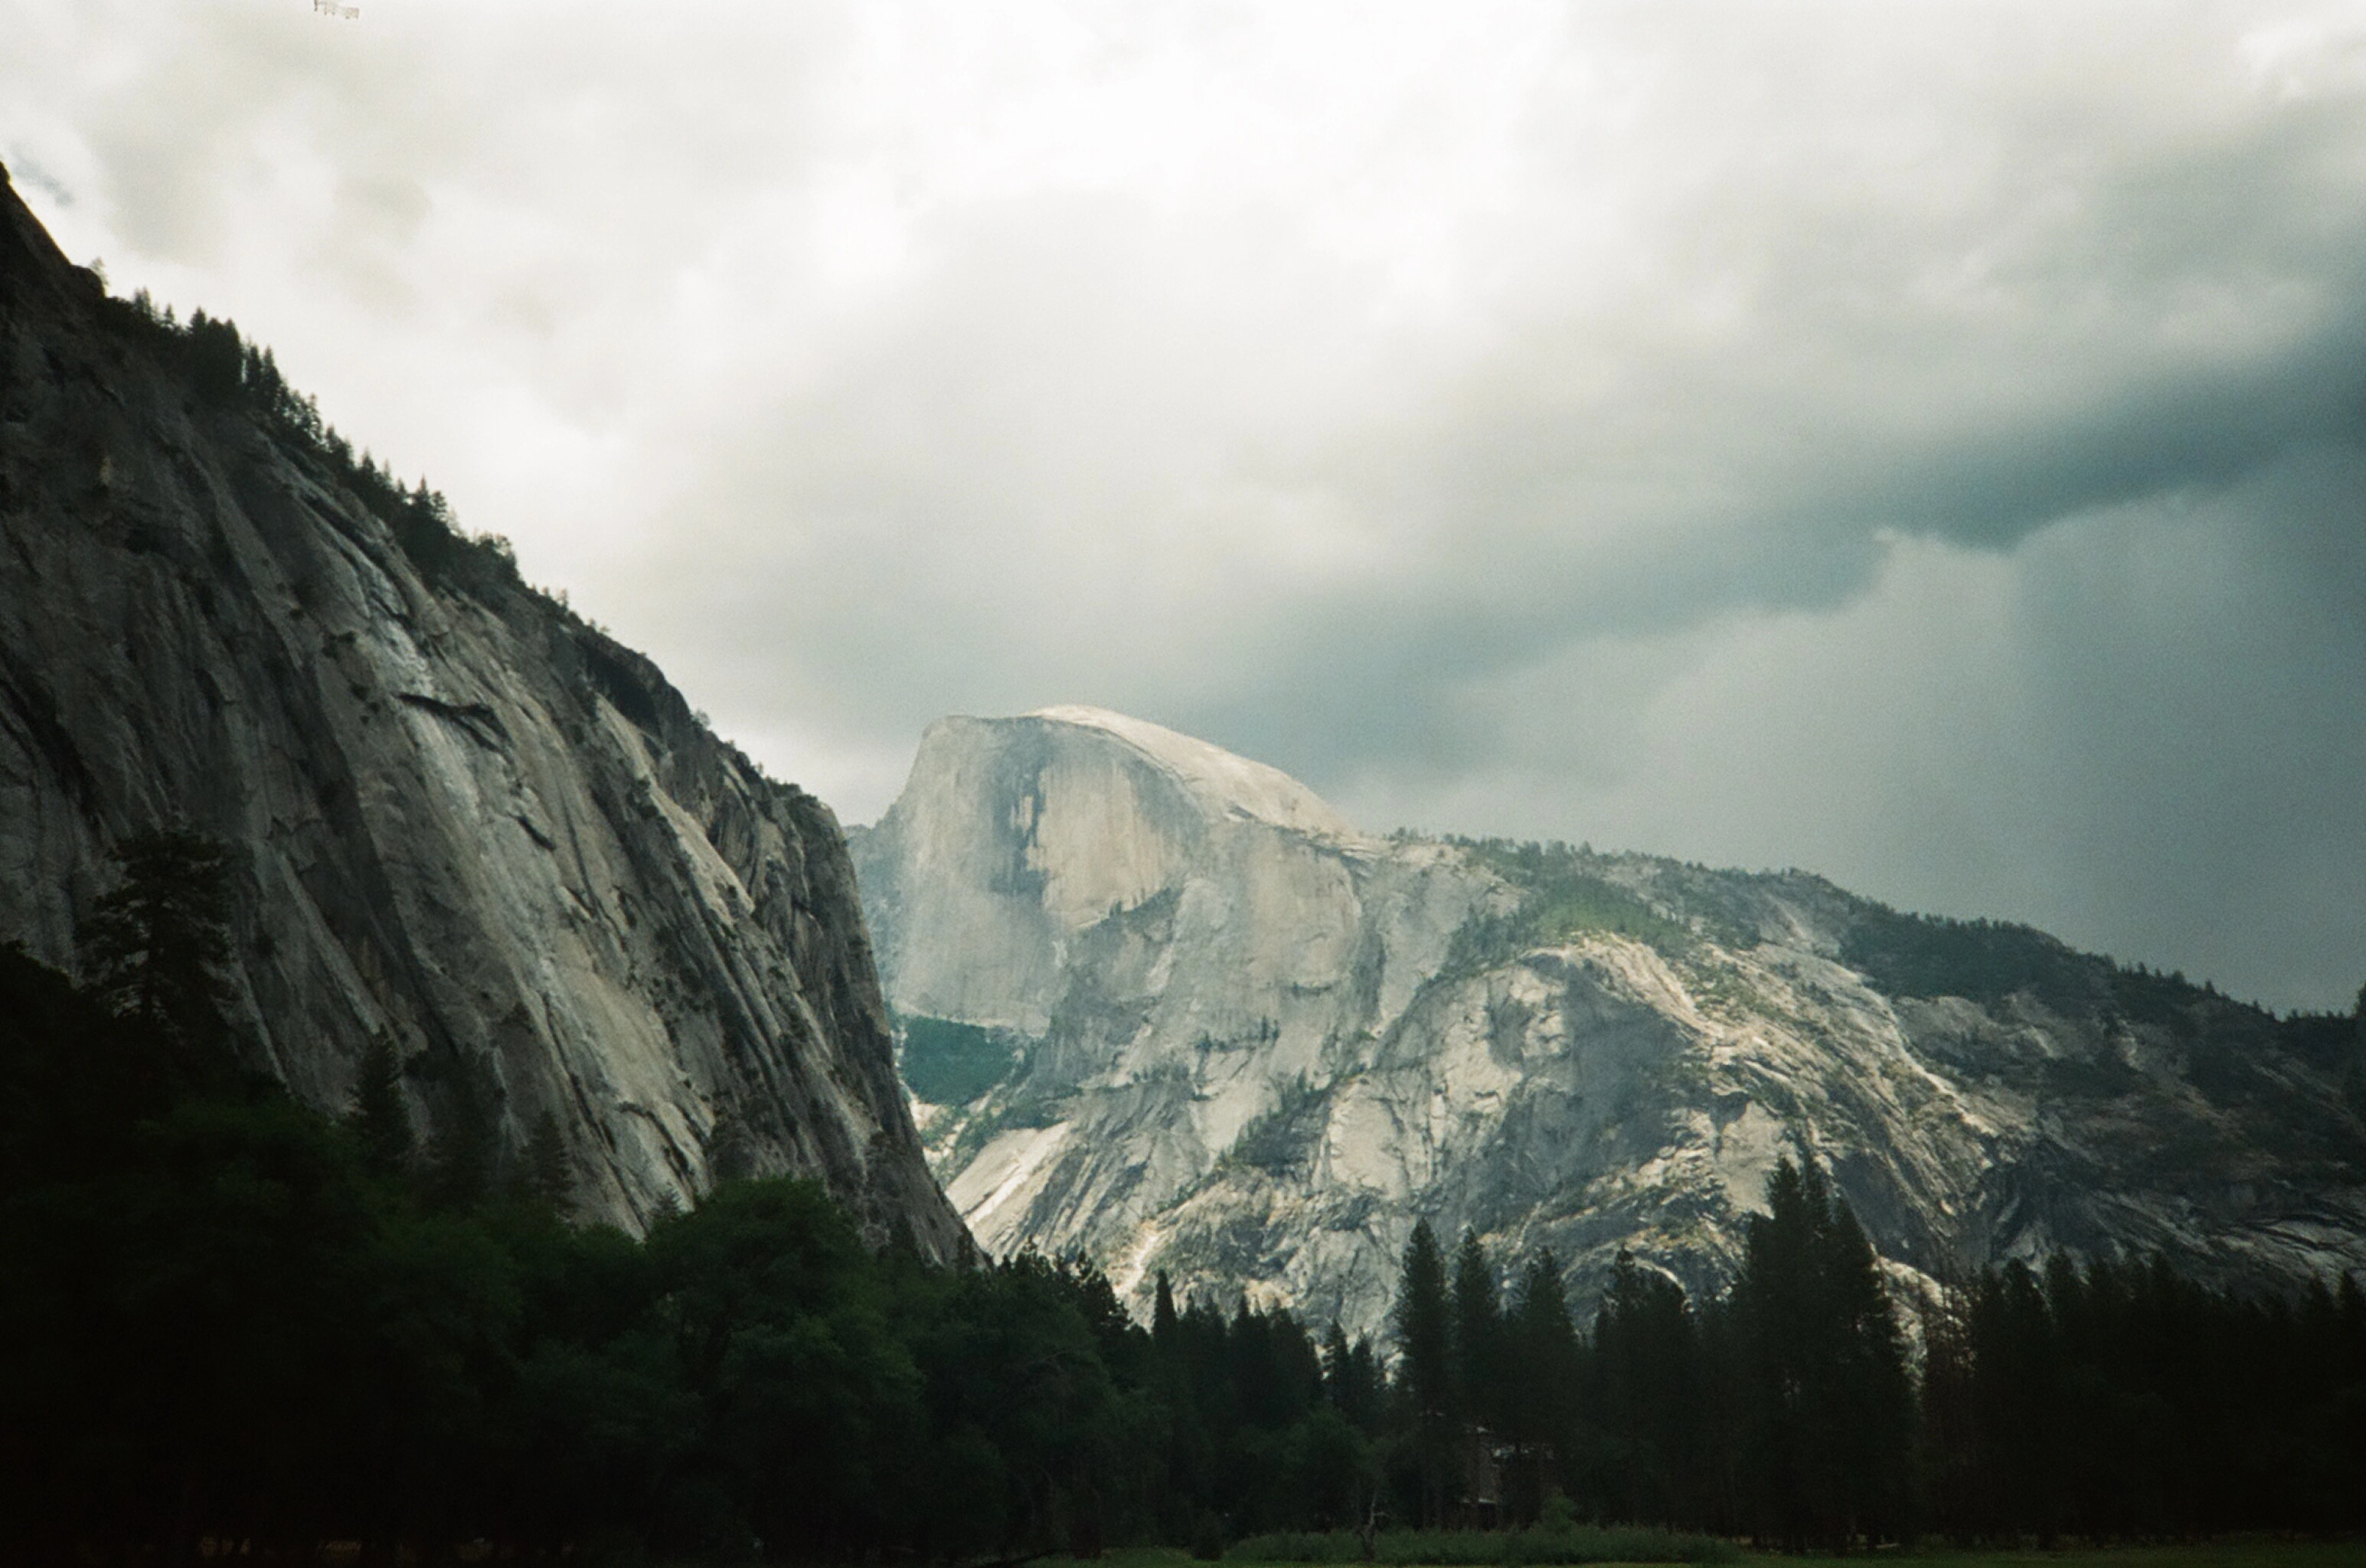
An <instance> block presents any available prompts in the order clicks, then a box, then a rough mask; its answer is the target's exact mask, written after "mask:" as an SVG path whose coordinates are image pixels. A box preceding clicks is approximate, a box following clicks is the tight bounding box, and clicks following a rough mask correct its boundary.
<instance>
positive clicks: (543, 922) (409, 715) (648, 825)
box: [0, 186, 966, 1256]
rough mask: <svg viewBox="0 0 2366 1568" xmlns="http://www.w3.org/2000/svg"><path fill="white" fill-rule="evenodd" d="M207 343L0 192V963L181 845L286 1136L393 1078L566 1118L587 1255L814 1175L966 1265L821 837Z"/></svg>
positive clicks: (710, 740)
mask: <svg viewBox="0 0 2366 1568" xmlns="http://www.w3.org/2000/svg"><path fill="white" fill-rule="evenodd" d="M221 336H222V334H220V333H217V334H216V335H215V338H214V339H212V340H208V341H200V340H199V339H198V338H197V337H193V336H190V335H188V334H186V333H178V332H176V331H173V330H166V329H163V328H161V327H159V326H158V324H157V323H156V322H154V321H152V319H150V318H147V317H145V316H143V315H142V314H141V313H140V312H137V311H135V310H132V309H131V308H130V307H129V306H127V305H125V304H124V303H123V302H121V301H118V300H110V299H107V298H106V296H105V293H104V290H103V289H102V288H101V287H100V286H99V283H98V281H97V279H96V278H95V277H93V276H91V275H89V274H88V273H85V272H84V271H82V270H81V269H78V268H74V267H72V266H70V265H67V264H66V263H65V262H64V261H63V259H62V257H60V256H59V255H58V254H57V253H56V251H55V249H54V247H53V246H52V245H51V243H50V241H49V239H48V237H47V236H46V235H45V234H44V233H43V232H42V231H40V229H39V226H38V224H37V223H36V222H35V221H34V220H32V218H31V217H30V215H29V214H28V213H27V211H26V210H25V209H24V208H23V206H22V205H21V203H20V202H18V201H17V198H16V197H15V194H14V193H13V192H12V191H8V190H6V187H5V186H0V939H6V940H16V941H20V942H24V943H25V944H26V945H27V946H28V948H29V949H30V950H31V952H32V953H34V954H35V955H36V956H38V957H40V958H42V959H44V960H46V961H48V962H51V963H52V964H60V965H62V966H68V967H71V966H72V964H73V961H74V956H75V954H74V933H75V930H76V927H77V925H78V924H79V923H80V922H81V921H82V920H83V919H84V917H85V916H86V915H87V913H88V912H89V910H90V908H91V907H92V905H93V902H94V901H95V899H96V897H98V896H99V895H101V894H102V893H104V892H105V891H106V890H107V886H108V884H109V879H110V870H109V863H108V859H107V852H108V849H109V846H110V845H111V844H113V843H115V842H117V841H118V840H121V839H122V838H123V837H125V836H127V835H130V834H133V833H137V832H140V831H142V830H146V829H153V828H156V827H159V826H163V825H166V824H171V823H185V824H186V825H188V826H190V827H193V828H195V829H198V830H201V831H203V832H206V833H208V834H210V835H213V836H215V837H217V838H220V839H221V840H225V841H226V842H228V843H229V844H230V845H231V848H232V850H233V852H234V860H235V864H236V868H237V870H236V896H237V897H236V916H235V940H236V949H237V963H236V974H235V976H234V985H235V990H236V998H237V999H236V1011H237V1014H238V1020H237V1021H238V1024H239V1032H240V1034H241V1035H242V1040H243V1042H244V1044H243V1049H244V1050H245V1051H246V1052H247V1053H248V1054H249V1055H250V1058H251V1064H252V1065H253V1066H257V1067H261V1068H265V1069H267V1070H268V1071H270V1072H273V1073H275V1074H276V1075H277V1076H278V1077H281V1078H283V1079H284V1080H285V1081H286V1082H287V1085H288V1086H289V1088H290V1089H293V1090H294V1091H295V1092H296V1093H297V1094H298V1095H299V1096H300V1097H301V1098H302V1099H304V1100H307V1101H309V1102H310V1103H312V1104H314V1105H317V1106H321V1107H324V1108H334V1107H337V1106H340V1105H341V1104H343V1103H344V1101H345V1100H347V1098H348V1096H349V1095H350V1092H351V1089H352V1085H353V1082H354V1078H355V1070H356V1067H357V1065H358V1062H359V1060H360V1058H361V1057H362V1055H364V1053H365V1052H366V1050H367V1049H368V1048H369V1046H370V1044H371V1043H372V1042H373V1041H375V1040H378V1039H380V1038H386V1039H390V1040H392V1041H393V1042H394V1043H396V1044H397V1046H398V1047H399V1048H400V1052H401V1054H402V1055H403V1057H404V1058H405V1060H406V1061H407V1062H408V1063H409V1065H410V1068H411V1070H410V1072H409V1074H408V1076H407V1082H408V1084H409V1086H410V1091H411V1096H412V1099H413V1109H414V1112H415V1114H416V1116H417V1117H418V1119H419V1120H420V1121H421V1122H422V1124H423V1127H424V1126H426V1125H430V1124H433V1123H434V1122H437V1121H438V1120H439V1119H442V1118H444V1117H445V1116H446V1115H447V1114H448V1113H449V1111H450V1109H451V1107H452V1106H453V1105H454V1104H455V1103H456V1097H457V1096H459V1095H460V1094H462V1093H481V1094H484V1095H488V1096H490V1102H491V1103H493V1104H494V1105H496V1106H497V1107H498V1114H499V1117H500V1121H501V1125H502V1128H503V1131H504V1134H505V1137H506V1140H507V1142H508V1143H509V1145H511V1146H512V1147H513V1148H514V1147H515V1146H516V1145H519V1144H520V1143H521V1142H523V1140H524V1137H525V1136H526V1134H527V1133H528V1132H529V1130H531V1129H532V1128H533V1127H535V1125H536V1124H537V1123H538V1122H540V1121H541V1120H542V1118H544V1117H545V1116H549V1117H551V1118H553V1119H554V1120H555V1121H556V1122H557V1124H558V1128H559V1130H560V1132H561V1134H562V1136H563V1138H564V1140H565V1142H566V1144H567V1145H568V1148H569V1154H570V1159H571V1164H572V1168H573V1171H574V1174H575V1178H576V1181H577V1186H578V1199H579V1204H578V1206H579V1208H580V1210H581V1211H582V1212H583V1213H587V1214H590V1215H595V1216H603V1217H606V1218H610V1219H614V1220H616V1221H619V1222H623V1223H625V1224H637V1223H639V1222H641V1221H643V1220H646V1219H647V1218H648V1216H650V1215H651V1214H653V1213H655V1212H657V1211H658V1210H659V1209H660V1208H662V1207H664V1206H666V1205H668V1204H672V1203H678V1202H681V1201H684V1200H686V1199H687V1198H689V1197H690V1196H692V1195H693V1194H695V1193H696V1192H698V1191H700V1190H703V1189H704V1187H706V1186H707V1185H708V1184H709V1183H710V1182H711V1181H712V1180H713V1179H715V1177H716V1176H717V1175H718V1174H719V1173H735V1172H746V1173H750V1174H753V1173H762V1172H776V1171H786V1172H799V1173H807V1174H812V1175H816V1176H819V1177H821V1178H822V1179H825V1180H826V1181H827V1182H828V1185H829V1187H830V1189H831V1190H833V1191H834V1192H835V1193H837V1194H838V1195H839V1197H840V1198H841V1199H842V1200H843V1201H846V1202H847V1203H848V1204H849V1205H850V1206H851V1208H852V1209H853V1210H854V1211H855V1212H856V1213H857V1214H858V1216H859V1217H860V1218H861V1219H862V1223H863V1224H865V1225H866V1227H867V1228H868V1229H869V1230H870V1231H871V1232H872V1233H873V1235H886V1234H887V1233H889V1232H890V1231H893V1230H896V1229H897V1228H899V1227H900V1228H902V1229H904V1230H907V1231H909V1232H910V1233H911V1234H912V1235H913V1236H914V1238H915V1240H916V1241H917V1242H918V1245H919V1246H920V1247H922V1248H923V1249H924V1250H926V1251H928V1252H930V1253H932V1254H935V1255H938V1256H950V1255H951V1254H952V1253H953V1252H955V1251H956V1250H958V1249H959V1248H961V1247H963V1246H965V1245H966V1242H965V1238H964V1236H963V1231H962V1228H961V1225H960V1224H959V1222H958V1221H957V1220H956V1219H955V1218H954V1216H953V1214H952V1211H951V1210H950V1209H949V1208H948V1207H947V1205H946V1203H945V1201H944V1200H943V1197H942V1195H941V1192H940V1191H939V1190H938V1188H937V1187H936V1185H935V1183H934V1182H933V1180H932V1179H931V1178H930V1176H929V1171H928V1170H927V1168H926V1167H925V1165H924V1163H923V1160H922V1157H921V1153H920V1149H919V1146H918V1141H917V1137H916V1134H915V1133H914V1131H913V1128H912V1124H911V1121H910V1118H909V1114H908V1112H907V1108H906V1105H905V1101H904V1098H903V1094H902V1092H901V1089H900V1088H899V1086H898V1085H897V1083H896V1077H895V1069H894V1066H893V1061H892V1056H891V1048H890V1043H889V1037H888V1032H887V1020H886V1014H885V1011H884V1006H883V1003H882V1000H881V997H880V993H879V988H878V985H877V981H876V978H875V975H874V971H873V964H872V958H871V951H870V947H869V943H868V942H867V940H866V938H865V935H864V931H863V927H862V919H861V914H860V909H859V905H858V900H857V897H856V893H855V887H854V880H853V875H852V871H851V863H850V862H849V861H848V859H847V855H846V852H845V848H844V842H843V840H842V838H841V836H840V834H839V828H838V824H837V822H836V821H835V819H834V818H832V816H831V814H830V812H829V810H828V807H825V806H823V805H822V804H821V803H820V802H819V801H817V800H816V799H814V798H813V797H812V796H810V795H806V794H805V793H804V792H802V791H800V790H798V789H796V788H795V787H794V786H792V785H788V784H778V783H775V782H773V781H772V780H770V779H768V778H766V777H764V776H763V775H762V773H760V771H759V770H758V769H756V768H755V767H754V766H753V765H752V764H751V763H749V761H748V760H747V759H746V758H745V757H743V756H741V755H740V754H739V753H738V752H737V751H736V750H733V749H732V748H730V747H729V746H727V745H726V744H724V743H723V742H721V741H719V740H717V739H715V737H714V736H713V735H712V734H710V733H709V732H708V731H707V729H706V728H704V724H703V723H702V722H701V721H700V720H699V719H698V718H697V717H696V716H693V714H692V712H691V710H690V709H689V707H688V706H687V705H685V704H684V702H683V701H682V697H681V695H680V694H677V693H676V692H675V691H674V689H673V688H672V687H671V686H670V685H669V684H667V682H665V680H664V678H663V677H662V676H661V675H660V674H659V672H658V671H657V670H656V668H655V667H654V666H652V665H651V664H650V663H649V662H648V660H645V659H642V658H641V657H639V656H638V655H637V654H635V653H633V652H631V651H630V650H629V649H625V648H623V647H621V646H619V645H618V644H617V643H615V642H614V640H613V639H611V638H609V637H606V636H604V635H603V634H602V633H601V632H600V631H599V630H597V629H596V628H595V627H593V626H591V625H589V624H587V623H586V622H584V621H582V620H581V619H580V618H578V617H577V616H575V615H572V614H570V613H569V612H568V611H567V610H566V609H564V608H562V607H561V606H560V605H558V604H555V603H553V602H552V601H551V600H550V599H548V598H546V597H545V596H543V595H542V594H540V593H537V592H533V591H530V590H528V589H527V588H525V587H524V585H523V584H522V583H520V582H519V581H518V580H517V577H516V573H515V571H514V570H513V569H512V568H511V567H510V566H509V564H508V562H507V560H506V558H505V556H504V555H503V553H502V552H501V550H500V549H499V548H497V547H493V546H490V545H488V544H485V543H482V542H475V543H471V542H469V541H466V540H462V539H458V538H456V537H455V536H450V535H449V534H448V533H445V532H444V531H443V530H442V525H441V524H440V522H439V521H437V520H436V519H434V518H433V517H427V518H425V519H424V520H423V518H422V517H421V516H420V515H417V514H415V513H417V511H418V509H417V508H412V509H411V511H410V512H402V511H401V509H400V508H395V509H392V510H394V511H395V512H397V513H400V514H398V515H392V516H390V515H389V507H388V504H387V498H388V496H389V494H393V493H394V492H393V491H390V490H389V487H387V486H386V485H385V484H384V483H383V482H382V481H380V482H376V483H365V482H363V481H364V480H366V479H369V478H370V473H369V471H368V470H364V469H362V468H358V467H357V466H356V465H355V464H353V463H352V462H351V460H350V458H349V457H347V456H346V455H345V454H344V449H343V448H342V446H341V445H340V444H338V443H336V442H335V440H334V438H333V437H330V436H326V435H324V434H322V433H321V432H320V430H319V429H318V426H317V423H310V424H309V425H308V424H307V423H306V421H305V420H303V419H301V418H297V417H293V416H289V417H281V414H279V413H274V412H271V411H270V410H268V409H264V410H258V408H257V407H256V406H255V396H254V395H244V396H240V395H231V394H234V393H237V392H238V390H239V384H240V377H241V374H242V368H241V366H240V364H239V361H238V358H237V356H236V355H234V354H233V355H232V356H231V359H230V361H229V362H228V365H227V368H225V367H223V366H222V365H220V364H212V363H208V361H207V360H206V358H205V354H206V352H207V351H208V348H209V347H211V348H219V347H220V341H221ZM228 341H229V342H230V343H231V346H232V348H233V349H234V348H235V339H230V340H228ZM244 370H245V374H246V376H247V378H248V380H249V381H250V382H254V380H255V378H256V367H255V366H254V365H253V364H249V365H247V366H246V367H244ZM225 376H226V377H227V378H228V379H227V380H226V381H225V380H224V379H223V378H224V377H225ZM274 386H275V387H276V379H274ZM273 395H274V396H278V395H279V394H278V393H277V392H276V391H274V392H273ZM284 412H285V411H284V410H282V411H281V413H284ZM299 412H300V411H299ZM399 528H408V529H409V535H408V536H407V537H405V536H400V535H399Z"/></svg>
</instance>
